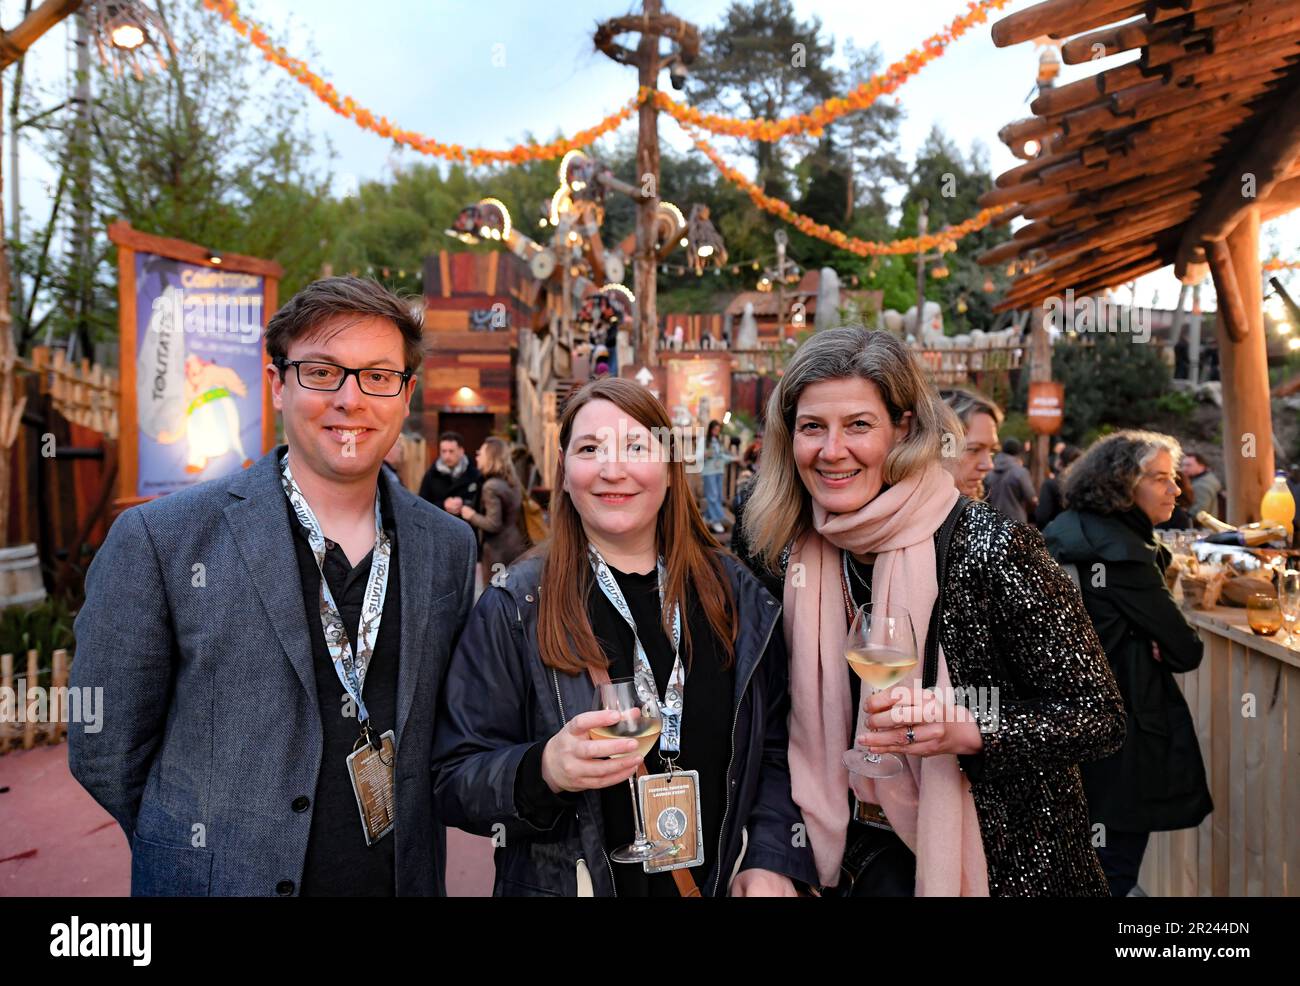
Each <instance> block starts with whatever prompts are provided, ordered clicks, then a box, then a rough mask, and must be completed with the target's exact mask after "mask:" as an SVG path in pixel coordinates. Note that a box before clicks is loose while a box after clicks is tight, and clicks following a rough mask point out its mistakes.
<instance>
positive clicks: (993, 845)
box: [745, 327, 1124, 896]
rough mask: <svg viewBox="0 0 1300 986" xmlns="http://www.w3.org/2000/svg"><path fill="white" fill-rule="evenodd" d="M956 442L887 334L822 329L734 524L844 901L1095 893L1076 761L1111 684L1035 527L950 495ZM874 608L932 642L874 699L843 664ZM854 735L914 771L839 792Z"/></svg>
mask: <svg viewBox="0 0 1300 986" xmlns="http://www.w3.org/2000/svg"><path fill="white" fill-rule="evenodd" d="M961 434H962V431H961V425H960V423H959V422H958V421H957V420H956V419H955V417H954V416H953V414H952V412H951V411H950V410H949V409H948V408H947V407H945V405H944V404H943V402H942V401H941V400H940V399H939V397H938V395H937V394H936V393H935V392H934V391H933V390H932V389H931V387H930V385H929V384H928V383H927V381H926V380H925V378H924V376H923V375H922V371H921V368H920V366H919V365H918V363H917V362H916V360H915V358H914V357H913V355H912V353H911V352H910V351H909V350H908V349H907V348H906V347H905V346H904V345H903V344H902V343H901V342H900V341H899V340H898V339H896V338H894V337H893V336H891V335H889V334H888V333H885V332H869V331H866V330H864V329H859V328H851V327H850V328H838V329H832V330H829V331H825V332H819V333H817V334H816V335H814V336H813V338H812V339H810V340H809V341H808V342H806V343H805V344H804V345H803V346H802V347H801V348H800V349H799V350H798V351H797V352H796V353H795V355H794V357H793V359H792V360H791V361H790V364H789V366H788V367H787V369H786V372H785V374H784V376H783V377H782V379H781V382H780V384H779V385H778V386H777V389H776V391H775V393H774V394H773V395H772V398H771V400H770V402H769V404H768V408H767V421H766V433H765V441H764V451H763V469H762V471H761V472H760V473H759V478H758V481H757V483H756V486H755V489H754V493H753V496H752V497H751V499H750V501H749V504H748V506H747V507H746V510H745V518H746V522H745V523H746V531H745V537H746V539H747V542H748V543H747V549H748V551H749V552H750V554H751V556H752V557H755V558H757V559H759V560H760V561H761V562H762V563H763V564H764V566H765V567H766V568H767V569H768V570H769V572H771V573H773V574H774V575H779V576H780V577H781V578H783V581H784V585H783V590H784V599H785V616H784V620H785V634H786V639H787V641H788V643H789V647H790V650H791V667H790V692H791V702H792V709H791V717H790V758H789V759H790V774H791V777H792V779H793V794H794V798H795V801H796V803H797V804H798V805H799V807H800V808H801V810H802V813H803V816H804V819H805V821H806V822H807V824H808V833H809V837H810V840H811V843H812V848H813V852H814V854H815V858H816V863H817V869H818V875H819V879H820V880H821V882H822V884H823V885H825V886H827V887H829V888H836V890H837V891H838V892H839V893H841V894H852V895H854V896H860V895H868V896H869V895H875V894H905V893H911V892H915V893H916V894H917V895H931V896H933V895H939V896H955V895H973V896H978V895H1016V894H1059V895H1097V896H1104V895H1105V894H1106V892H1107V887H1106V879H1105V876H1104V875H1103V873H1102V870H1101V866H1100V865H1099V863H1098V860H1097V854H1096V852H1095V851H1094V850H1093V848H1092V845H1091V843H1090V839H1089V836H1090V832H1089V828H1088V808H1087V804H1086V803H1085V801H1084V797H1083V789H1082V786H1081V784H1080V780H1079V768H1078V766H1077V765H1078V764H1079V762H1080V761H1084V760H1091V759H1096V758H1098V757H1102V756H1105V755H1106V754H1108V753H1111V752H1113V751H1114V750H1116V749H1118V748H1119V746H1120V744H1121V743H1122V742H1123V738H1124V711H1123V705H1122V702H1121V700H1120V695H1119V691H1118V689H1117V687H1116V685H1115V679H1114V677H1113V676H1112V675H1111V672H1110V669H1109V667H1108V666H1107V663H1106V656H1105V653H1104V652H1103V651H1102V649H1101V645H1100V644H1099V643H1098V641H1097V636H1096V634H1095V633H1094V632H1093V629H1092V625H1091V623H1090V621H1089V619H1088V615H1087V613H1086V612H1085V611H1084V609H1083V605H1082V602H1081V600H1080V597H1079V591H1078V589H1076V588H1075V586H1074V584H1073V583H1072V582H1071V581H1070V580H1069V578H1068V577H1067V576H1066V575H1065V573H1064V572H1063V571H1062V570H1061V569H1060V568H1059V567H1058V566H1057V565H1056V563H1055V562H1053V561H1052V559H1051V558H1050V557H1049V556H1048V554H1047V552H1046V550H1045V548H1044V545H1043V540H1042V537H1041V536H1040V535H1039V534H1038V532H1036V531H1035V530H1033V529H1032V528H1030V527H1028V526H1027V525H1024V524H1017V523H1013V522H1011V521H1009V520H1007V519H1006V518H1004V517H1002V516H1000V515H999V514H998V513H997V512H996V511H995V510H993V509H992V508H991V507H989V506H988V505H987V504H985V503H981V502H974V501H971V500H969V499H968V498H965V497H961V496H959V494H958V491H957V489H956V488H955V486H954V485H953V479H952V476H951V475H950V474H949V473H948V472H947V471H945V470H944V468H943V467H942V465H941V464H940V460H941V454H940V453H941V449H942V448H943V447H944V436H945V435H949V436H958V437H959V436H961ZM950 442H951V439H950ZM940 547H943V549H944V553H945V557H946V562H945V564H944V566H943V571H944V572H945V573H946V575H945V577H944V578H943V580H942V582H941V581H940V575H939V572H940V568H939V565H938V562H937V558H936V553H937V550H938V549H939V548H940ZM865 603H871V604H873V605H874V606H877V607H882V608H883V607H888V606H895V607H904V608H906V609H907V610H908V611H909V612H910V613H911V615H912V622H913V624H914V626H915V630H916V635H917V647H918V653H922V654H924V653H926V651H927V644H932V645H933V644H937V646H933V647H932V649H931V652H930V653H928V654H926V660H925V662H924V664H919V665H918V667H921V668H923V671H922V676H921V677H919V678H917V679H916V680H913V681H911V682H908V681H906V680H905V681H903V682H901V683H900V684H899V686H897V687H895V688H892V689H887V690H883V691H880V692H877V693H875V694H874V695H871V696H860V695H858V694H857V688H858V680H857V678H856V677H855V676H853V675H852V674H851V672H850V670H849V666H848V663H847V661H846V660H845V657H844V644H845V639H846V633H847V628H848V625H849V613H850V611H851V610H853V609H854V608H855V607H857V606H860V605H862V604H865ZM923 679H924V684H926V685H929V684H931V683H932V684H933V686H934V687H931V688H925V687H923ZM954 689H962V690H963V691H961V692H956V691H954ZM967 689H973V690H967ZM981 690H982V691H981ZM973 696H978V698H973ZM863 699H865V701H864V700H863ZM855 720H856V723H857V725H856V728H853V727H854V722H855ZM851 742H853V743H855V744H856V745H858V746H860V747H866V748H867V749H868V750H870V751H871V752H873V753H877V754H888V753H895V754H899V755H901V756H902V759H903V762H904V769H903V770H902V772H901V773H899V774H897V775H896V776H893V777H890V778H888V779H880V780H876V779H872V778H862V777H857V776H854V777H853V778H852V782H851V783H852V788H850V777H849V775H848V773H847V772H846V770H845V767H844V765H843V762H842V760H841V757H842V755H843V752H844V751H845V749H846V748H848V747H849V745H850V743H851ZM882 825H883V826H887V830H884V829H882V828H881V827H880V826H882ZM882 831H884V832H885V835H883V836H882V834H881V833H882ZM889 831H892V835H890V834H889ZM889 840H894V841H893V842H892V844H891V842H890V841H889ZM864 845H867V846H874V847H875V848H878V849H880V850H881V852H879V853H876V852H874V851H864V850H863V848H862V847H863V846H864ZM912 858H914V864H911V859H912ZM867 861H870V862H867ZM910 865H914V874H915V875H914V885H909V884H911V879H910V874H911V873H912V869H911V868H910ZM878 871H881V872H878Z"/></svg>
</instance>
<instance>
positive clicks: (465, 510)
mask: <svg viewBox="0 0 1300 986" xmlns="http://www.w3.org/2000/svg"><path fill="white" fill-rule="evenodd" d="M460 515H461V517H463V518H464V519H465V520H469V519H470V518H471V517H473V516H474V508H473V507H461V508H460Z"/></svg>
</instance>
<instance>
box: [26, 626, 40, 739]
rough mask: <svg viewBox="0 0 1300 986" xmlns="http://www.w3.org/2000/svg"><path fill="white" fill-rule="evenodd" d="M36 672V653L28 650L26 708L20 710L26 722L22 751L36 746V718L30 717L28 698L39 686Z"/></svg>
mask: <svg viewBox="0 0 1300 986" xmlns="http://www.w3.org/2000/svg"><path fill="white" fill-rule="evenodd" d="M38 670H39V669H38V667H37V664H36V651H34V650H29V651H28V652H27V695H28V698H27V705H28V708H25V709H23V710H22V715H23V717H24V718H25V719H26V720H27V721H26V722H25V723H23V749H24V750H30V749H31V748H32V747H34V746H35V745H36V718H35V716H32V715H30V712H31V711H32V710H31V707H30V706H31V697H30V696H31V694H32V691H33V690H34V689H35V688H36V686H37V685H38V684H39V682H38V681H37V673H38Z"/></svg>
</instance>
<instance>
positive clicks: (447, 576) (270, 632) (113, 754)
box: [68, 447, 475, 896]
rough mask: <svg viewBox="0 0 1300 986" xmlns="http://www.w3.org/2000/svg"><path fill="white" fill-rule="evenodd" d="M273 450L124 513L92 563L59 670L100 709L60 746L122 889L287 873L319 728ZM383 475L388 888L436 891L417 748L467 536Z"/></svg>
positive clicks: (314, 765) (290, 886) (459, 609)
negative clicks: (391, 745) (390, 688)
mask: <svg viewBox="0 0 1300 986" xmlns="http://www.w3.org/2000/svg"><path fill="white" fill-rule="evenodd" d="M282 452H283V447H281V448H278V449H276V450H275V451H273V452H270V453H268V454H267V455H265V456H263V457H262V458H261V459H260V460H259V461H258V462H256V463H254V464H253V466H251V467H250V468H249V469H247V470H244V471H243V472H240V473H238V474H237V475H234V476H227V477H224V478H222V479H218V480H213V481H212V482H208V483H203V484H201V485H199V486H195V487H192V488H191V489H188V490H185V491H182V492H179V493H173V494H170V495H168V496H165V497H161V498H160V499H157V500H153V501H151V502H149V503H146V504H143V505H141V506H138V507H134V508H132V509H130V510H127V511H126V512H124V513H123V514H122V515H121V516H120V517H119V518H118V519H117V521H116V522H115V523H114V524H113V526H112V529H111V530H110V531H109V534H108V538H107V539H106V540H105V542H104V545H103V547H102V548H100V550H99V553H98V554H97V555H96V557H95V560H94V562H93V563H92V565H91V567H90V572H89V575H88V576H87V581H86V604H85V606H84V607H83V608H82V610H81V612H80V614H79V615H78V616H77V621H76V637H77V647H76V653H75V657H74V660H73V666H72V682H71V683H72V685H73V686H74V687H77V688H84V687H97V688H103V689H104V692H103V706H102V708H103V709H104V714H103V717H102V722H101V724H100V725H101V729H100V731H99V732H95V733H91V732H87V731H86V730H85V728H84V727H82V726H80V725H77V724H73V725H71V726H70V727H69V735H68V740H69V751H68V759H69V763H70V765H71V768H72V773H73V775H74V776H75V777H76V778H77V780H79V781H80V782H81V783H82V785H84V786H85V788H86V790H87V791H89V792H90V794H91V795H92V796H93V797H94V798H95V800H96V801H98V802H99V803H100V804H101V805H103V806H104V808H105V809H107V810H108V812H109V813H110V814H111V815H112V816H113V817H114V818H115V819H117V821H118V823H119V824H120V825H121V826H122V829H123V831H124V832H125V833H126V837H127V841H128V842H129V843H130V845H131V853H132V859H131V892H132V894H134V895H155V894H164V895H185V896H191V895H206V894H211V895H245V896H255V895H274V894H289V893H296V892H297V889H298V887H299V886H300V885H301V879H302V868H303V861H304V858H305V856H306V852H307V838H308V833H309V831H310V829H311V815H312V811H313V810H314V805H310V806H309V807H308V808H307V810H301V809H302V807H303V801H304V800H305V799H310V798H311V797H312V796H313V795H314V794H315V791H316V778H317V774H318V773H319V771H320V760H321V753H322V747H323V742H324V740H323V736H322V730H321V723H320V707H319V705H318V702H317V695H316V678H315V674H314V672H313V669H312V648H311V640H310V638H309V636H308V627H307V623H306V619H305V614H304V612H303V599H302V580H301V577H300V575H299V573H298V563H297V560H296V556H295V554H294V550H293V544H292V541H291V537H292V534H291V532H290V529H289V516H288V512H287V511H286V509H285V504H284V492H283V490H282V489H281V487H280V477H279V471H278V468H277V461H278V456H279V454H281V453H282ZM380 482H386V483H388V484H389V486H388V493H389V502H390V503H391V504H392V506H393V510H394V513H395V515H396V523H397V543H398V545H399V546H400V555H399V567H400V572H399V579H400V587H401V596H402V606H401V617H402V628H401V629H402V633H401V661H400V665H399V671H398V684H397V729H396V734H397V766H396V784H397V788H396V790H397V812H398V817H397V827H396V831H395V833H394V837H395V838H396V845H395V853H396V870H397V887H396V890H397V893H398V894H399V895H439V896H441V895H442V894H443V892H444V890H443V873H444V863H445V854H446V833H445V830H444V829H443V828H442V826H441V825H440V824H439V823H438V822H437V820H436V819H437V812H436V811H435V810H434V804H433V785H432V778H431V774H430V767H429V762H430V749H431V746H432V739H433V717H434V709H435V708H436V707H437V704H438V691H439V688H440V687H441V684H442V679H443V672H444V669H445V667H446V663H447V660H448V657H449V655H450V654H451V652H452V648H453V647H454V646H455V643H456V639H457V638H458V637H459V635H460V631H461V628H462V627H463V626H464V623H465V619H466V616H467V615H468V612H469V609H470V605H471V603H472V602H473V596H474V564H475V543H474V536H473V533H472V531H471V528H470V527H469V525H468V524H465V523H462V522H461V521H459V520H457V519H455V518H453V517H450V516H449V515H447V514H446V513H444V512H443V511H441V510H438V509H436V508H434V507H432V506H430V505H429V504H427V503H425V502H424V501H423V500H421V499H419V498H418V497H416V496H414V495H413V494H411V493H410V492H408V491H407V490H405V489H404V488H402V486H401V485H400V484H399V483H398V482H397V481H396V480H395V479H394V478H393V477H392V476H391V475H390V474H389V473H388V470H380ZM199 566H202V567H201V568H200V567H199ZM295 801H296V802H297V808H298V809H299V810H295V807H294V805H295Z"/></svg>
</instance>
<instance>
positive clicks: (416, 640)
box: [380, 469, 459, 749]
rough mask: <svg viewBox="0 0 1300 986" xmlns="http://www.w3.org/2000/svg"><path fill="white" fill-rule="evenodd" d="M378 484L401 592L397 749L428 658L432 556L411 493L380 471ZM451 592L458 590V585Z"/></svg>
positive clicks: (432, 592) (432, 593)
mask: <svg viewBox="0 0 1300 986" xmlns="http://www.w3.org/2000/svg"><path fill="white" fill-rule="evenodd" d="M380 476H381V481H384V482H387V483H388V502H389V503H390V504H392V507H393V513H394V515H395V519H396V521H397V565H398V569H399V571H398V584H399V585H400V586H401V589H402V637H401V640H400V641H399V642H398V648H399V653H400V654H401V658H400V660H399V662H398V665H397V745H398V748H399V749H400V748H401V744H402V731H403V730H404V729H405V728H406V720H407V719H408V718H409V717H410V715H411V705H412V704H413V703H414V701H415V691H416V687H417V686H418V685H419V682H420V674H421V671H422V670H423V667H424V664H425V661H426V659H427V657H428V654H429V651H430V646H429V641H428V639H427V633H426V630H425V624H426V622H427V621H428V618H429V604H430V602H431V600H432V597H433V595H434V585H433V581H434V579H433V556H432V555H431V554H430V552H429V550H428V548H429V538H428V530H429V528H428V524H427V523H426V522H425V519H424V517H422V516H421V515H420V513H419V511H417V510H412V509H411V505H410V502H409V500H410V497H411V493H410V492H409V491H407V490H406V489H405V488H404V487H403V486H402V485H401V484H400V483H398V482H397V481H396V480H395V479H393V478H392V477H391V476H389V475H388V473H387V470H383V469H381V470H380ZM453 588H459V584H457V585H456V586H454V587H453Z"/></svg>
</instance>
